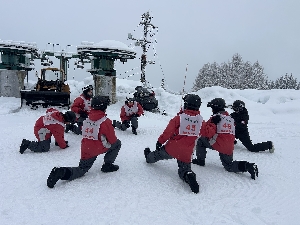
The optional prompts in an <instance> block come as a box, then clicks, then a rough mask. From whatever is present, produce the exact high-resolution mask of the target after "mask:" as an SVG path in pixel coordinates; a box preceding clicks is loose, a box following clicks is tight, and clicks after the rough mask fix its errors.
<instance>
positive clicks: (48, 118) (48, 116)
mask: <svg viewBox="0 0 300 225" xmlns="http://www.w3.org/2000/svg"><path fill="white" fill-rule="evenodd" d="M55 112H56V111H54V112H48V113H46V115H45V116H43V123H44V126H47V125H50V124H60V125H62V126H63V127H65V124H64V123H62V122H59V121H58V120H56V119H54V118H53V117H52V116H51V115H52V114H53V113H55Z"/></svg>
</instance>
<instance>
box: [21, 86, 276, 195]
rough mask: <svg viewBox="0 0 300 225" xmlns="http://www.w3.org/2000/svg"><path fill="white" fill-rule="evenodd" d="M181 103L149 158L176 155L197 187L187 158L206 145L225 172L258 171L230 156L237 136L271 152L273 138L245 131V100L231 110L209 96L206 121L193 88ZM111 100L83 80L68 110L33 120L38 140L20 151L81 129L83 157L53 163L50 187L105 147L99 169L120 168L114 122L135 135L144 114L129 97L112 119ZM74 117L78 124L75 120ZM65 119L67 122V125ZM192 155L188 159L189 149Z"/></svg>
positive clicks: (202, 153)
mask: <svg viewBox="0 0 300 225" xmlns="http://www.w3.org/2000/svg"><path fill="white" fill-rule="evenodd" d="M183 102H184V105H183V107H182V109H181V110H180V112H179V113H178V114H177V115H176V116H175V117H174V118H172V119H171V120H170V121H169V124H168V125H167V127H166V128H165V130H164V132H163V133H162V134H161V135H160V136H159V138H158V141H157V143H156V149H155V151H152V152H151V150H150V149H149V148H148V147H147V148H145V149H144V155H145V159H146V162H147V163H155V162H157V161H159V160H164V159H173V158H175V159H177V163H178V175H179V177H180V178H181V179H182V180H183V181H184V182H186V183H187V184H188V185H189V186H190V188H191V190H192V192H194V193H198V192H199V184H198V182H197V180H196V174H195V173H194V172H193V171H192V169H191V164H195V165H199V166H205V158H206V154H207V150H206V149H207V148H209V149H213V150H216V151H218V152H219V157H220V160H221V163H222V165H223V167H224V168H225V169H226V170H227V171H228V172H235V173H236V172H249V173H250V175H251V178H252V179H255V177H257V176H258V168H257V165H256V164H255V163H250V162H247V161H235V160H233V150H234V145H235V144H236V139H239V140H240V141H241V142H242V144H243V145H244V146H245V147H246V148H247V149H248V150H249V151H252V152H258V151H266V150H269V152H271V153H273V152H274V145H273V143H272V142H271V141H267V142H262V143H258V144H255V145H253V144H252V141H251V139H250V136H249V132H248V126H247V124H248V120H249V115H248V111H247V109H246V108H245V103H244V102H243V101H241V100H236V101H235V102H234V103H233V105H232V106H231V107H232V109H233V110H234V112H233V113H232V114H229V113H228V112H227V111H226V110H225V108H226V103H225V100H224V99H222V98H215V99H213V100H211V101H210V102H208V104H207V107H210V108H211V109H212V114H213V115H212V116H211V117H210V118H209V120H208V121H204V120H203V117H202V116H201V114H200V111H199V108H200V106H201V103H202V102H201V98H200V97H199V96H198V95H195V94H187V95H185V96H184V97H183ZM109 104H110V100H109V98H107V97H106V96H99V95H98V96H95V97H93V87H92V86H87V87H85V88H84V89H83V93H82V95H80V96H79V97H78V98H76V99H75V101H74V103H73V105H72V107H71V111H67V112H65V113H61V112H59V111H58V110H56V109H54V108H50V109H48V110H47V111H46V115H44V116H41V117H40V118H39V119H38V120H37V121H36V124H35V126H34V134H35V136H36V138H37V139H38V141H29V140H26V139H23V141H22V144H21V146H20V153H21V154H23V153H24V151H25V150H26V149H30V150H32V151H34V152H47V151H49V149H50V143H51V136H52V135H53V136H54V138H55V145H57V146H59V147H60V148H62V149H64V148H67V147H69V145H68V142H67V141H65V139H64V133H65V132H69V131H73V132H74V133H75V134H81V135H82V140H81V158H80V161H79V165H78V166H77V167H54V168H53V169H52V171H51V172H50V175H49V176H48V179H47V186H48V187H49V188H53V187H54V186H55V184H56V183H57V182H58V180H74V179H76V178H79V177H82V176H83V175H84V174H85V173H86V172H88V171H89V169H90V168H91V167H92V165H93V163H94V162H95V160H96V159H97V156H98V155H100V154H103V153H105V155H104V163H103V165H102V168H101V171H102V172H105V173H107V172H114V171H117V170H118V169H119V166H118V165H115V164H114V162H115V159H116V157H117V155H118V153H119V150H120V148H121V141H120V140H119V139H118V138H117V137H116V134H115V130H114V129H115V128H119V129H120V130H123V131H125V130H126V129H127V128H129V127H130V124H131V127H132V133H133V134H135V135H137V128H138V117H140V116H141V115H143V108H142V106H141V105H140V104H139V103H138V102H136V101H134V100H133V99H127V100H126V101H125V105H124V106H123V107H122V108H121V114H120V117H121V122H119V121H115V120H114V121H111V120H110V119H109V118H107V115H106V113H105V111H106V109H107V106H108V105H109ZM75 122H77V126H76V125H75ZM65 125H66V126H65ZM194 151H195V152H196V158H194V159H192V157H193V152H194Z"/></svg>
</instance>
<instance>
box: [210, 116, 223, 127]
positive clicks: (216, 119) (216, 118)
mask: <svg viewBox="0 0 300 225" xmlns="http://www.w3.org/2000/svg"><path fill="white" fill-rule="evenodd" d="M220 121H221V116H220V115H216V116H213V117H212V118H211V122H212V123H214V124H216V125H217V124H218V123H219V122H220Z"/></svg>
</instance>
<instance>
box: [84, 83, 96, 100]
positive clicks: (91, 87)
mask: <svg viewBox="0 0 300 225" xmlns="http://www.w3.org/2000/svg"><path fill="white" fill-rule="evenodd" d="M92 90H94V88H93V86H92V85H88V86H85V87H83V88H82V91H83V94H84V95H85V96H87V97H89V98H92V97H93V94H91V95H89V94H88V92H89V91H92Z"/></svg>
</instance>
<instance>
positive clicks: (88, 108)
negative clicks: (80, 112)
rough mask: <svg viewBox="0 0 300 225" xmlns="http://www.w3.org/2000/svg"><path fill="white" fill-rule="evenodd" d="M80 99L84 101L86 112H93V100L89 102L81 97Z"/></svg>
mask: <svg viewBox="0 0 300 225" xmlns="http://www.w3.org/2000/svg"><path fill="white" fill-rule="evenodd" d="M80 98H81V99H82V100H83V102H84V110H86V111H88V112H89V111H90V110H91V100H87V99H85V98H84V97H82V96H80Z"/></svg>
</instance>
